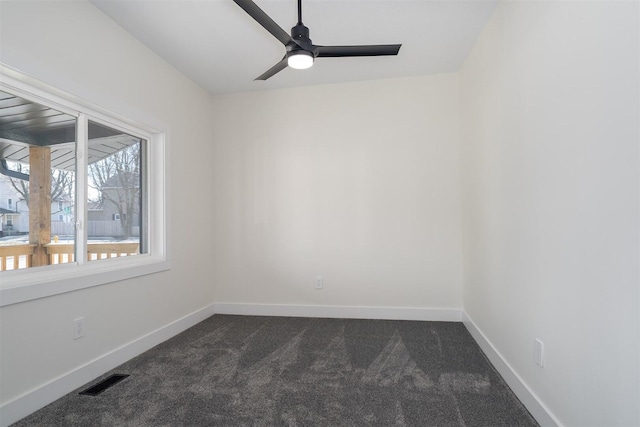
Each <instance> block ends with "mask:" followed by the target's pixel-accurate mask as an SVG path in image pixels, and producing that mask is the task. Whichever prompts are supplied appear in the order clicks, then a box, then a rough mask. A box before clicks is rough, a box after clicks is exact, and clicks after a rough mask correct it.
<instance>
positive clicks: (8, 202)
mask: <svg viewBox="0 0 640 427" xmlns="http://www.w3.org/2000/svg"><path fill="white" fill-rule="evenodd" d="M12 204H13V200H11V199H8V200H7V207H8V208H9V209H11V206H12Z"/></svg>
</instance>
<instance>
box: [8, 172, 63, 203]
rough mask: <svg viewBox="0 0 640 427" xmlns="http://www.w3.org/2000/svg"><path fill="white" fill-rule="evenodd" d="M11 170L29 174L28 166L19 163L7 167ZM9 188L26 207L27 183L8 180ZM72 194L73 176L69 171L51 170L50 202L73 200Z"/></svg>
mask: <svg viewBox="0 0 640 427" xmlns="http://www.w3.org/2000/svg"><path fill="white" fill-rule="evenodd" d="M8 166H9V168H10V169H11V170H14V171H16V172H20V173H24V174H26V175H28V174H29V166H26V165H23V164H21V163H15V162H12V163H11V164H9V165H8ZM9 182H11V186H12V187H13V188H14V189H15V190H16V191H17V192H18V194H20V196H21V197H22V199H24V201H25V203H26V204H27V206H29V181H27V180H23V179H18V178H9ZM73 193H74V174H73V172H70V171H65V170H58V169H52V170H51V200H52V201H55V200H64V201H67V200H73Z"/></svg>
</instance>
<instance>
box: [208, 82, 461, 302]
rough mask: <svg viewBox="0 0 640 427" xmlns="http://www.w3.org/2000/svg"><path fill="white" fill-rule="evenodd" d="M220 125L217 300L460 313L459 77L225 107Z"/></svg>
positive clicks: (301, 92)
mask: <svg viewBox="0 0 640 427" xmlns="http://www.w3.org/2000/svg"><path fill="white" fill-rule="evenodd" d="M213 117H214V126H215V141H214V144H215V153H216V155H215V158H214V162H213V164H212V168H213V169H214V174H215V179H214V185H213V187H212V194H213V196H214V198H215V200H216V207H215V211H214V218H213V219H212V221H211V224H212V225H213V227H214V233H215V240H216V245H217V246H216V255H215V269H214V271H213V275H214V278H215V280H214V282H215V283H216V300H217V301H218V302H231V303H267V304H300V305H328V306H361V307H362V306H378V307H380V306H382V307H428V308H458V309H459V308H460V307H461V302H462V296H461V289H462V285H461V283H462V279H461V265H462V264H461V262H462V261H461V259H462V258H461V256H462V255H461V254H462V250H461V232H460V203H461V202H460V178H459V147H458V145H459V144H458V134H459V117H458V77H457V74H449V75H439V76H431V77H416V78H405V79H393V80H383V81H375V82H362V83H354V84H343V85H328V86H315V87H306V88H297V89H287V90H275V91H264V92H254V93H244V94H235V95H225V96H218V97H216V98H215V112H214V116H213ZM316 275H322V276H324V286H325V287H324V289H323V290H321V291H319V290H315V289H314V287H313V284H314V277H315V276H316Z"/></svg>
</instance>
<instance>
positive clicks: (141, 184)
mask: <svg viewBox="0 0 640 427" xmlns="http://www.w3.org/2000/svg"><path fill="white" fill-rule="evenodd" d="M0 72H4V73H6V74H10V76H7V75H3V76H2V77H3V80H2V83H0V107H1V108H0V166H1V167H0V193H2V192H5V194H7V192H9V193H16V194H17V195H18V198H19V199H20V200H21V201H20V203H21V208H22V209H21V212H20V215H18V216H16V221H15V222H14V223H15V224H16V225H14V227H13V229H14V230H13V232H12V235H11V236H10V237H11V238H10V239H3V240H2V241H0V246H6V247H9V246H11V248H10V249H7V248H4V249H3V250H2V252H1V253H2V254H3V255H2V256H4V257H5V258H4V259H2V263H1V264H0V265H1V266H2V268H1V269H0V305H7V304H12V303H15V302H20V301H25V300H29V299H32V298H40V297H42V296H47V295H54V294H57V293H60V292H68V291H69V290H74V289H81V288H84V287H88V286H95V285H99V284H103V283H108V282H112V281H117V280H122V279H126V278H131V277H135V276H139V275H142V274H149V273H152V272H156V271H162V270H166V269H168V268H169V264H168V261H167V257H166V254H167V248H166V233H165V215H166V214H165V195H164V188H165V187H164V180H165V177H166V172H165V170H164V134H163V133H162V132H158V131H156V130H154V129H152V128H149V127H146V126H141V125H139V124H137V123H133V122H130V121H127V120H126V119H122V118H119V117H116V116H114V115H113V114H111V113H109V112H105V111H102V110H100V109H98V108H96V107H95V106H89V105H88V104H87V105H85V104H83V103H79V102H78V101H77V99H75V98H71V97H70V96H69V97H66V96H64V95H62V96H61V95H60V92H59V91H56V90H55V89H52V88H50V87H48V86H46V85H44V84H42V83H39V82H35V83H33V80H31V79H27V78H26V77H23V76H21V75H20V74H19V73H18V72H15V71H13V70H10V69H8V68H6V67H3V66H2V65H0ZM5 190H6V191H5ZM54 200H55V202H53V203H52V201H54ZM11 204H12V200H11V199H9V205H11ZM23 204H24V207H23ZM36 221H37V222H36ZM30 223H31V224H33V223H38V224H41V225H40V226H39V227H38V230H30V228H29V224H30ZM36 231H37V232H36ZM2 256H0V259H1V258H2Z"/></svg>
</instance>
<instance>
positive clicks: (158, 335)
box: [0, 303, 562, 427]
mask: <svg viewBox="0 0 640 427" xmlns="http://www.w3.org/2000/svg"><path fill="white" fill-rule="evenodd" d="M213 314H237V315H252V316H286V317H321V318H345V319H349V318H351V319H385V320H424V321H441V322H463V323H464V325H465V326H466V328H467V330H468V331H469V333H470V334H471V336H472V337H473V338H474V339H475V340H476V342H477V343H478V345H479V346H480V348H481V349H482V350H483V351H484V353H485V354H486V355H487V357H488V358H489V360H490V361H491V363H492V364H493V366H494V367H495V368H496V369H497V371H498V372H499V373H500V375H502V377H503V378H504V379H505V381H506V382H507V384H508V385H509V387H511V389H512V390H513V391H514V393H515V394H516V396H518V398H519V399H520V401H521V402H522V403H523V404H524V405H525V407H526V408H527V409H528V410H529V412H531V414H532V415H533V417H534V418H535V419H536V420H537V421H538V423H540V425H542V426H543V427H546V426H549V427H562V424H561V423H560V422H559V421H558V419H557V418H556V417H555V416H554V415H553V414H552V413H551V411H549V409H548V408H547V407H546V406H545V405H544V404H543V403H542V402H541V401H540V399H538V397H537V396H536V394H535V393H534V392H533V391H532V390H531V389H530V388H529V387H528V386H527V384H526V383H525V382H524V381H523V380H522V378H520V376H519V375H518V374H517V373H516V372H515V371H514V370H513V368H512V367H511V366H510V365H509V363H508V362H507V361H506V360H505V359H504V358H503V357H502V355H501V354H500V353H499V352H498V351H497V350H496V348H495V347H494V346H493V344H491V342H490V341H489V340H488V339H487V337H486V336H485V335H484V334H483V333H482V331H481V330H480V329H479V328H478V327H477V325H476V324H475V323H474V322H473V320H472V319H471V318H470V317H469V316H468V315H467V314H466V313H465V312H464V311H463V310H462V309H459V308H419V307H353V306H351V307H350V306H317V305H276V304H237V303H215V304H211V305H209V306H206V307H204V308H202V309H200V310H197V311H195V312H193V313H191V314H188V315H187V316H184V317H182V318H180V319H178V320H176V321H174V322H171V323H169V324H168V325H166V326H163V327H161V328H159V329H157V330H155V331H153V332H150V333H148V334H147V335H145V336H143V337H140V338H138V339H136V340H134V341H132V342H129V343H127V344H125V345H123V346H121V347H119V348H117V349H115V350H113V351H111V352H109V353H107V354H104V355H103V356H100V357H98V358H97V359H95V360H93V361H91V362H89V363H86V364H85V365H82V366H79V367H78V368H76V369H74V370H73V371H71V372H68V373H67V374H64V375H62V376H60V377H58V378H56V379H54V380H51V381H50V382H48V383H46V384H44V385H42V386H40V387H38V388H36V389H34V390H32V391H29V392H27V393H25V394H23V395H22V396H19V397H17V398H15V399H13V400H11V401H9V402H7V403H5V404H4V405H2V406H0V426H1V427H5V426H8V425H10V424H12V423H14V422H16V421H18V420H20V419H21V418H24V417H25V416H27V415H29V414H31V413H33V412H35V411H37V410H38V409H40V408H42V407H44V406H46V405H48V404H49V403H52V402H54V401H55V400H57V399H59V398H61V397H62V396H64V395H66V394H67V393H70V392H72V391H73V390H76V389H77V388H79V387H81V386H82V385H84V384H86V383H88V382H90V381H91V380H93V379H95V378H97V377H99V376H100V375H102V374H104V373H105V372H108V371H110V370H111V369H113V368H115V367H117V366H118V365H121V364H122V363H124V362H126V361H128V360H130V359H132V358H133V357H136V356H138V355H139V354H141V353H144V352H145V351H147V350H149V349H150V348H152V347H154V346H156V345H158V344H160V343H162V342H164V341H166V340H168V339H169V338H171V337H173V336H174V335H177V334H179V333H180V332H182V331H185V330H186V329H188V328H190V327H192V326H194V325H196V324H197V323H199V322H201V321H203V320H205V319H206V318H208V317H210V316H212V315H213Z"/></svg>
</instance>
